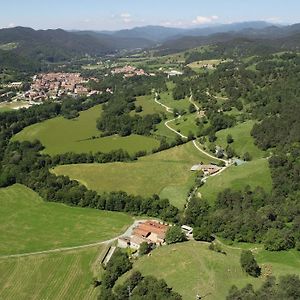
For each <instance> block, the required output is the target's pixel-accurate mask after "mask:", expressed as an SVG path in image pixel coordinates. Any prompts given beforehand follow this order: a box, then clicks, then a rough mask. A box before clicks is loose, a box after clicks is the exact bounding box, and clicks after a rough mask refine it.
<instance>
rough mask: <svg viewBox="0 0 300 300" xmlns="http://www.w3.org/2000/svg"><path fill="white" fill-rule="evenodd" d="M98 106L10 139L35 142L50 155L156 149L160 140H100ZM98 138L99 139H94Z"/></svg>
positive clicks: (141, 137)
mask: <svg viewBox="0 0 300 300" xmlns="http://www.w3.org/2000/svg"><path fill="white" fill-rule="evenodd" d="M100 113H101V106H100V105H97V106H95V107H93V108H91V109H89V110H87V111H83V112H81V113H80V116H79V117H78V118H76V119H73V120H67V119H65V118H63V117H57V118H53V119H50V120H47V121H45V122H42V123H38V124H34V125H31V126H29V127H26V128H25V129H24V130H22V131H21V132H20V133H18V134H17V135H16V136H14V137H13V140H19V141H25V140H29V141H32V140H35V139H38V140H40V141H41V142H42V144H43V145H44V146H45V150H44V151H43V152H44V153H46V154H49V155H55V154H61V153H66V152H75V153H87V152H97V151H100V152H110V151H112V150H117V149H123V150H125V151H128V152H129V153H130V154H133V153H136V152H138V151H141V150H144V151H151V150H152V149H153V148H157V147H158V146H159V141H158V140H156V139H154V138H151V137H145V136H140V135H131V136H127V137H120V136H117V135H115V136H108V137H103V138H99V135H100V131H99V130H97V128H96V120H97V119H98V118H99V117H100ZM95 137H98V138H95Z"/></svg>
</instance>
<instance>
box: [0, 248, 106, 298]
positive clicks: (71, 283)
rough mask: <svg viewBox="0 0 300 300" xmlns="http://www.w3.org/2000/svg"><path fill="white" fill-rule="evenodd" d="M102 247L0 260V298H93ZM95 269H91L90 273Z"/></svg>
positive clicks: (95, 295) (94, 296)
mask: <svg viewBox="0 0 300 300" xmlns="http://www.w3.org/2000/svg"><path fill="white" fill-rule="evenodd" d="M104 250H105V249H104V247H102V248H99V247H93V248H88V249H82V250H77V251H68V252H62V253H55V254H47V255H38V256H30V257H22V258H9V259H1V260H0V298H1V299H19V300H21V299H24V300H25V299H26V300H27V299H53V300H54V299H55V300H56V299H70V300H71V299H72V300H73V299H78V300H79V299H80V300H81V299H96V298H97V294H98V290H97V289H94V288H93V287H92V285H91V281H92V278H93V275H94V274H93V273H96V271H98V270H96V269H95V268H96V266H95V262H96V259H97V257H98V256H99V254H100V255H101V254H103V252H104ZM93 271H94V272H93Z"/></svg>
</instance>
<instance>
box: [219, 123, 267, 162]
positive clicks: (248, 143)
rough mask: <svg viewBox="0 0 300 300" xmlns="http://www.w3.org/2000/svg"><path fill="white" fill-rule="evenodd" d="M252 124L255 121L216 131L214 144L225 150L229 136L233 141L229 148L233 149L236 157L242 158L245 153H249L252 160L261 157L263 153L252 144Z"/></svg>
mask: <svg viewBox="0 0 300 300" xmlns="http://www.w3.org/2000/svg"><path fill="white" fill-rule="evenodd" d="M254 124H255V121H252V120H249V121H247V122H244V123H240V124H238V125H236V126H234V127H232V128H228V129H224V130H220V131H218V132H217V133H216V136H217V141H216V144H217V145H219V146H221V147H222V148H224V149H225V148H226V146H227V141H226V138H227V135H228V134H231V135H232V137H233V140H234V141H233V143H232V144H230V147H232V149H234V151H235V152H236V154H237V155H239V156H241V157H242V156H243V154H244V153H245V152H249V153H250V155H251V156H252V158H253V159H257V158H261V157H263V156H264V155H265V152H264V151H262V150H260V149H259V148H258V147H257V146H256V145H255V144H254V139H253V138H252V136H251V130H252V128H253V125H254Z"/></svg>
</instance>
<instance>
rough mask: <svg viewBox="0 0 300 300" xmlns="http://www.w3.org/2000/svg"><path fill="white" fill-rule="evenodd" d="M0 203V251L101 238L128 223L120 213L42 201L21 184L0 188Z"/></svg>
mask: <svg viewBox="0 0 300 300" xmlns="http://www.w3.org/2000/svg"><path fill="white" fill-rule="evenodd" d="M0 207H1V210H0V220H1V221H0V255H9V254H19V253H28V252H36V251H41V250H49V249H56V248H61V247H71V246H79V245H85V244H89V243H94V242H99V241H104V240H108V239H111V238H113V237H116V236H117V235H119V234H120V233H123V232H124V231H125V229H126V228H127V226H129V225H130V224H131V223H132V218H131V217H129V216H128V215H125V214H122V213H115V212H107V211H98V210H94V209H88V208H76V207H69V206H66V205H63V204H58V203H49V202H44V201H43V200H42V199H41V198H40V197H39V196H38V195H37V194H36V193H35V192H33V191H32V190H30V189H28V188H26V187H24V186H22V185H14V186H11V187H8V188H2V189H0ZM0 298H1V297H0Z"/></svg>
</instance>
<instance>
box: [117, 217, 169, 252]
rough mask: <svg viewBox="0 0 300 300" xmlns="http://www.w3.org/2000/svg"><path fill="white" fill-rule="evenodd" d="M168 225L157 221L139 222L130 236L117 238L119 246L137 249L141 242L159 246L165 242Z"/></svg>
mask: <svg viewBox="0 0 300 300" xmlns="http://www.w3.org/2000/svg"><path fill="white" fill-rule="evenodd" d="M168 228H169V226H168V225H165V224H161V223H159V222H157V221H145V222H141V223H139V224H138V225H137V226H136V227H135V228H134V229H133V230H132V234H131V236H130V237H121V238H119V239H118V246H119V247H120V248H127V247H130V248H133V249H139V247H140V245H141V243H143V242H146V243H148V244H155V245H157V246H161V245H162V244H164V242H165V236H166V232H167V230H168Z"/></svg>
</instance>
